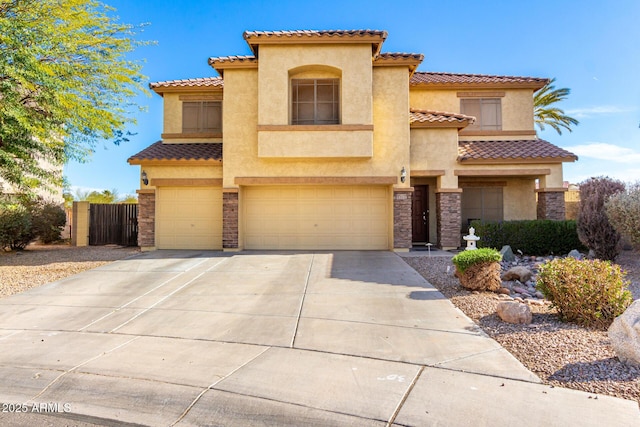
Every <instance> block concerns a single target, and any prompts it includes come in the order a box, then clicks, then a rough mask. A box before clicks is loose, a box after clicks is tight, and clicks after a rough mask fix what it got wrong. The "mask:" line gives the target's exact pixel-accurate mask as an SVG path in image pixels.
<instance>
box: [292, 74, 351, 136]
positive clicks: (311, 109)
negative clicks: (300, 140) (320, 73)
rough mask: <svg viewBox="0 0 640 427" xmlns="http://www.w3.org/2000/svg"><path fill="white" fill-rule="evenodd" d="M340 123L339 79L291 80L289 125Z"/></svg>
mask: <svg viewBox="0 0 640 427" xmlns="http://www.w3.org/2000/svg"><path fill="white" fill-rule="evenodd" d="M339 123H340V79H291V124H292V125H332V124H339Z"/></svg>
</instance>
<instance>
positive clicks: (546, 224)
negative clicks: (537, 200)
mask: <svg viewBox="0 0 640 427" xmlns="http://www.w3.org/2000/svg"><path fill="white" fill-rule="evenodd" d="M471 226H472V227H474V228H475V229H476V235H478V236H479V237H480V240H479V241H478V247H481V248H501V247H503V246H504V245H509V246H511V248H512V249H513V250H514V251H516V250H518V249H519V250H521V251H522V252H523V253H525V254H527V255H550V254H555V255H560V254H567V253H569V252H570V251H571V250H572V249H578V250H585V249H586V248H585V247H584V246H583V245H582V243H581V242H580V239H578V232H577V230H576V222H575V221H573V220H567V221H552V220H522V221H500V222H490V221H472V223H471Z"/></svg>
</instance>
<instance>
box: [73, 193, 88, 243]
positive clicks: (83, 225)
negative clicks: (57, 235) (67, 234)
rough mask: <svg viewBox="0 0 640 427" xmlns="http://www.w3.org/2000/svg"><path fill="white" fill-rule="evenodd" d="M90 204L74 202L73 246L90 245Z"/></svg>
mask: <svg viewBox="0 0 640 427" xmlns="http://www.w3.org/2000/svg"><path fill="white" fill-rule="evenodd" d="M89 207H90V205H89V202H73V211H72V212H73V229H72V231H71V244H72V245H73V246H88V245H89Z"/></svg>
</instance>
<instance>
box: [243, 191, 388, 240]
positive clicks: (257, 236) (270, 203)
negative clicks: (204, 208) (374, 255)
mask: <svg viewBox="0 0 640 427" xmlns="http://www.w3.org/2000/svg"><path fill="white" fill-rule="evenodd" d="M390 205H391V200H390V196H389V189H388V188H387V187H384V186H371V187H366V186H334V187H331V186H280V187H279V186H272V187H247V188H245V189H244V190H243V213H244V215H243V217H244V245H245V248H247V249H382V250H386V249H389V247H390V244H389V242H390V238H389V228H390V227H389V221H390V217H391V215H390V209H391V206H390Z"/></svg>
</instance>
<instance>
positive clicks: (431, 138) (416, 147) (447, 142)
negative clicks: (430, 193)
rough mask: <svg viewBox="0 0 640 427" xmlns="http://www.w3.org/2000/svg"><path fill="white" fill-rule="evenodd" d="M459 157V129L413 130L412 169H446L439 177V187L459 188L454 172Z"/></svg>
mask: <svg viewBox="0 0 640 427" xmlns="http://www.w3.org/2000/svg"><path fill="white" fill-rule="evenodd" d="M457 158H458V130H457V129H455V128H431V129H412V130H411V169H412V170H425V169H426V170H444V171H445V175H444V176H441V177H438V189H451V188H458V177H457V176H455V175H454V174H453V170H454V169H455V168H456V166H457V164H458V163H457V162H456V159H457Z"/></svg>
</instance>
